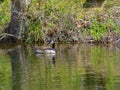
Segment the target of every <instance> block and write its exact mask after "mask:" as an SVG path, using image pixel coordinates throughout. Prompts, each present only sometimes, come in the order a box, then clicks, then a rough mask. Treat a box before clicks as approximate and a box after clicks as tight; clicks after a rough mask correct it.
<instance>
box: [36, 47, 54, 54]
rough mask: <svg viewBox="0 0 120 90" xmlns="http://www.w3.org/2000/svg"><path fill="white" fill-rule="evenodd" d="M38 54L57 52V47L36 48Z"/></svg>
mask: <svg viewBox="0 0 120 90" xmlns="http://www.w3.org/2000/svg"><path fill="white" fill-rule="evenodd" d="M35 53H36V54H55V49H53V48H45V49H35Z"/></svg>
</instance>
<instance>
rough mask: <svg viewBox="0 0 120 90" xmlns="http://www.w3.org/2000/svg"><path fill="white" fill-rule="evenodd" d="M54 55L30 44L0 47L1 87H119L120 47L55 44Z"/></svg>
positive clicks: (94, 89)
mask: <svg viewBox="0 0 120 90" xmlns="http://www.w3.org/2000/svg"><path fill="white" fill-rule="evenodd" d="M56 52H57V54H56V55H50V54H46V55H35V54H34V53H33V51H32V48H30V47H29V46H20V45H18V46H14V47H12V48H10V47H9V48H4V49H0V90H119V89H120V86H119V84H120V70H119V69H120V60H119V58H120V55H119V53H120V50H119V48H116V47H114V46H100V45H98V46H97V45H83V44H81V45H78V44H75V45H71V44H67V45H57V49H56Z"/></svg>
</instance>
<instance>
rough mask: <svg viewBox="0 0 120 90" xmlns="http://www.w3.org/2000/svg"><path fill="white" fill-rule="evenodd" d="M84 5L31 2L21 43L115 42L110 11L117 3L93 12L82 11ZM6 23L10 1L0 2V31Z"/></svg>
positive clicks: (70, 1)
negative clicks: (23, 38)
mask: <svg viewBox="0 0 120 90" xmlns="http://www.w3.org/2000/svg"><path fill="white" fill-rule="evenodd" d="M85 1H86V0H81V1H79V0H61V1H60V0H47V1H44V0H32V3H31V5H30V8H29V11H28V15H27V17H28V20H29V27H28V31H27V35H26V39H25V41H26V42H29V43H32V42H38V41H47V40H49V39H53V38H54V39H56V40H57V41H59V42H77V41H81V42H96V41H97V42H98V41H99V42H111V41H113V40H114V38H118V37H117V36H118V33H119V31H120V27H119V26H117V25H116V24H115V22H114V19H113V15H112V13H111V9H110V8H111V7H113V6H119V4H118V2H119V0H111V1H110V0H106V1H105V2H104V3H103V4H102V5H101V6H100V7H98V6H95V7H94V4H93V5H92V6H93V7H94V8H93V7H90V8H83V6H84V4H85ZM86 5H89V4H86ZM90 6H91V4H90ZM9 20H10V0H9V1H8V0H5V1H4V2H0V30H1V31H2V30H4V28H5V27H7V25H8V23H9ZM116 33H117V34H116Z"/></svg>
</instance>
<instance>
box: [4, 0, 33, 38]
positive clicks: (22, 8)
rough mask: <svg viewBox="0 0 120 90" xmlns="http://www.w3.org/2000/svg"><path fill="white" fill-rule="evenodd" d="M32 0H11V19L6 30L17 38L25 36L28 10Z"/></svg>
mask: <svg viewBox="0 0 120 90" xmlns="http://www.w3.org/2000/svg"><path fill="white" fill-rule="evenodd" d="M30 2H31V0H11V20H10V23H9V26H8V28H7V29H6V32H7V33H8V34H11V35H13V36H14V37H15V38H16V39H18V40H22V39H23V38H24V34H25V30H27V18H26V15H27V10H28V8H29V5H30Z"/></svg>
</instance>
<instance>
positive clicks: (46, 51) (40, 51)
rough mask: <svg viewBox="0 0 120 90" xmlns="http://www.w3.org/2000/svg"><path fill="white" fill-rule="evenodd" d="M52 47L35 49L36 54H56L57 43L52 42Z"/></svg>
mask: <svg viewBox="0 0 120 90" xmlns="http://www.w3.org/2000/svg"><path fill="white" fill-rule="evenodd" d="M50 44H51V45H52V47H35V48H34V52H35V54H55V42H54V41H51V42H50Z"/></svg>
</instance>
